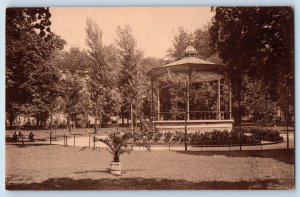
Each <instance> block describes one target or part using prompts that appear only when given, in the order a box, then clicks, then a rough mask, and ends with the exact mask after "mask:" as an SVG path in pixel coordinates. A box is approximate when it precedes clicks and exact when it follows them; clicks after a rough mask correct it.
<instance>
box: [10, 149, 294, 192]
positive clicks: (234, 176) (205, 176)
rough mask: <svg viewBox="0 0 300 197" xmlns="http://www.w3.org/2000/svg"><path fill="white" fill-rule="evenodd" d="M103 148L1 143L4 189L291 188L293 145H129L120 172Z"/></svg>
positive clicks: (292, 184) (292, 180) (292, 186)
mask: <svg viewBox="0 0 300 197" xmlns="http://www.w3.org/2000/svg"><path fill="white" fill-rule="evenodd" d="M111 159H112V158H111V155H110V154H109V153H108V152H107V151H106V150H105V149H96V150H91V149H82V148H80V147H64V146H59V145H45V144H39V143H32V144H25V146H21V145H20V144H16V145H13V144H7V145H6V188H7V189H9V190H32V189H36V190H77V189H85V190H86V189H107V190H115V189H118V190H120V189H138V190H139V189H150V190H153V189H292V188H294V151H289V152H288V151H286V150H280V149H279V150H263V151H260V150H259V151H258V150H248V151H241V152H240V151H230V152H228V151H203V152H200V151H190V152H183V151H168V150H160V151H151V152H148V151H133V152H132V153H131V154H125V155H122V157H121V162H122V170H123V174H122V176H120V177H118V176H113V175H111V174H109V173H108V168H109V162H110V161H111Z"/></svg>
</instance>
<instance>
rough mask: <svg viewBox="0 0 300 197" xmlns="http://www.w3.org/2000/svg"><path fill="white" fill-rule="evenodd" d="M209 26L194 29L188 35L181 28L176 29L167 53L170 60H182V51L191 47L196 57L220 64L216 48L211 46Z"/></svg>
mask: <svg viewBox="0 0 300 197" xmlns="http://www.w3.org/2000/svg"><path fill="white" fill-rule="evenodd" d="M210 28H211V24H207V25H206V26H204V27H202V28H199V29H196V30H195V31H194V32H192V33H188V32H186V31H185V30H184V28H183V27H179V28H178V29H177V34H176V35H174V40H173V47H172V48H169V49H168V51H167V56H168V57H170V58H171V59H172V60H180V59H182V58H184V57H185V56H184V51H185V49H186V48H187V47H188V46H189V45H192V46H193V47H194V48H195V49H196V50H197V52H198V54H197V55H198V57H199V58H203V59H207V60H211V61H213V62H215V63H221V62H220V61H221V60H220V58H219V57H218V54H217V51H216V47H215V46H214V45H211V36H210V33H209V30H210Z"/></svg>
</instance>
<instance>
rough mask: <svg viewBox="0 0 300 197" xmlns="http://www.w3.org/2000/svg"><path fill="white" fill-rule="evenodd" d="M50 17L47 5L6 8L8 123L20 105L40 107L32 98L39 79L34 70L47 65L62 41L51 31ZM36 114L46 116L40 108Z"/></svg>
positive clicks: (39, 69) (36, 70)
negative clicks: (42, 6) (45, 6)
mask: <svg viewBox="0 0 300 197" xmlns="http://www.w3.org/2000/svg"><path fill="white" fill-rule="evenodd" d="M50 17H51V14H50V12H49V9H48V8H8V9H7V11H6V98H7V102H6V111H7V112H8V113H7V114H8V116H9V119H10V121H11V123H12V122H13V120H14V118H15V117H16V115H18V114H20V113H21V111H20V110H21V109H22V108H23V109H24V107H22V106H23V105H26V106H28V105H31V107H30V108H31V109H32V110H34V109H39V108H37V106H36V105H35V103H34V102H33V101H34V99H36V97H37V93H36V92H35V91H33V90H34V89H35V90H37V89H36V88H34V87H31V85H32V84H34V83H35V82H34V80H39V79H37V77H38V74H36V72H40V71H41V70H43V69H44V67H47V66H48V63H47V61H48V60H49V58H50V57H51V54H52V53H53V52H55V51H58V50H61V49H62V48H63V45H64V41H63V40H61V39H60V38H59V37H58V36H56V35H55V34H53V33H51V32H50V25H51V22H50ZM39 77H40V76H39ZM45 80H47V79H45ZM26 108H28V107H26ZM16 109H17V111H16ZM18 111H19V112H18ZM38 114H40V115H38ZM41 114H43V115H41ZM35 116H40V117H43V118H45V119H47V114H46V113H44V112H42V111H36V112H35Z"/></svg>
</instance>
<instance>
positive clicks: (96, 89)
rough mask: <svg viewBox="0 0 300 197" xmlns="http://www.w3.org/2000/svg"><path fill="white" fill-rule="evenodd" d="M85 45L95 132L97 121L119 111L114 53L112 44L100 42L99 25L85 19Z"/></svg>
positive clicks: (100, 122)
mask: <svg viewBox="0 0 300 197" xmlns="http://www.w3.org/2000/svg"><path fill="white" fill-rule="evenodd" d="M86 34H87V39H86V41H87V45H88V47H89V50H88V53H89V58H90V59H91V62H92V63H91V64H90V67H89V76H88V90H89V92H90V99H91V101H92V109H93V110H92V112H91V115H92V116H93V117H94V118H95V132H97V129H98V128H97V123H98V122H99V124H100V125H101V124H102V123H103V120H105V119H108V118H110V116H111V115H115V114H116V113H118V112H119V108H120V106H119V102H120V101H119V100H120V95H119V93H118V91H117V89H116V78H115V76H117V75H116V74H115V73H116V72H117V71H116V62H117V61H116V59H117V57H116V53H115V49H114V47H112V46H104V45H103V43H102V31H101V29H100V28H99V26H98V25H97V24H96V23H95V22H94V21H92V20H91V19H87V27H86Z"/></svg>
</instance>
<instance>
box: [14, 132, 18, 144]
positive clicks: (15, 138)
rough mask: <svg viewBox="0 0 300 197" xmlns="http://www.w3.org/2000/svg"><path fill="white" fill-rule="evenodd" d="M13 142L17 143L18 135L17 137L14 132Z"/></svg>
mask: <svg viewBox="0 0 300 197" xmlns="http://www.w3.org/2000/svg"><path fill="white" fill-rule="evenodd" d="M13 141H14V142H16V141H18V135H17V132H14V134H13Z"/></svg>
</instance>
